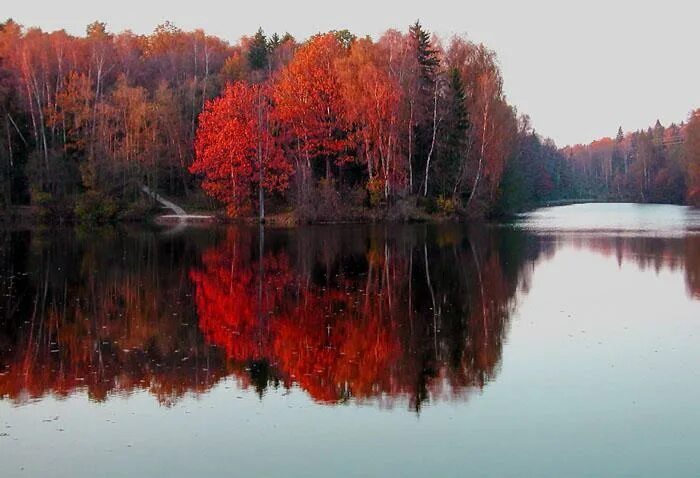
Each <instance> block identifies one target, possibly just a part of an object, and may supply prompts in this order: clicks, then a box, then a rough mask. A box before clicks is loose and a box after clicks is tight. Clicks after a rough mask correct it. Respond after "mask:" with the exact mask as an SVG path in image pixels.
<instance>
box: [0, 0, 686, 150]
mask: <svg viewBox="0 0 700 478" xmlns="http://www.w3.org/2000/svg"><path fill="white" fill-rule="evenodd" d="M8 4H9V5H8ZM698 5H699V2H697V0H665V1H661V0H655V1H654V2H649V1H647V0H638V1H632V0H607V1H605V0H587V1H585V0H581V1H578V2H568V1H565V0H559V1H556V0H528V1H520V0H512V1H488V0H481V1H478V2H477V1H472V0H462V1H459V0H457V1H455V0H422V1H416V0H403V1H399V2H389V1H383V0H354V1H347V0H346V1H343V2H337V3H334V2H331V1H329V0H326V1H322V0H287V1H277V0H263V1H246V2H236V1H228V2H219V1H214V0H195V1H192V0H191V1H188V2H181V1H173V0H171V1H165V0H118V1H114V0H112V1H107V2H102V1H96V0H52V1H49V0H25V1H8V2H6V5H4V6H3V7H2V9H1V10H0V15H1V16H4V17H12V18H13V19H14V20H15V21H17V22H19V23H22V24H24V25H25V26H40V27H42V28H43V29H45V30H55V29H60V28H65V29H66V30H67V31H69V32H70V33H74V34H82V33H83V32H84V31H85V26H86V25H87V24H88V23H90V22H91V21H93V20H96V19H99V20H101V21H104V22H106V23H107V24H108V28H109V29H110V30H111V31H114V32H119V31H122V30H124V29H131V30H132V31H134V32H136V33H148V32H150V31H152V30H153V28H154V27H155V26H156V25H158V24H160V23H163V22H164V21H165V20H170V21H171V22H173V23H174V24H175V25H177V26H179V27H181V28H183V29H187V30H189V29H194V28H203V29H204V30H206V31H207V33H210V34H214V35H217V36H220V37H223V38H225V39H227V40H229V41H232V42H233V41H236V40H237V39H238V38H240V36H241V35H244V34H250V33H252V32H254V31H255V30H256V29H257V28H258V26H262V27H263V29H264V30H265V31H266V32H269V33H272V32H275V31H277V32H280V33H282V32H284V31H289V32H290V33H292V34H293V35H294V36H295V37H297V38H298V39H302V38H305V37H307V36H309V35H310V34H312V33H316V32H319V31H327V30H330V29H342V28H348V29H350V30H352V31H353V32H354V33H356V34H357V35H359V36H363V35H366V34H369V35H372V36H375V37H376V36H378V35H379V34H380V33H381V32H382V31H384V30H385V29H387V28H399V29H402V30H405V29H406V27H407V25H408V24H410V23H412V22H414V21H415V20H416V19H418V18H420V20H421V22H422V23H423V24H424V25H425V26H426V27H427V28H428V29H429V30H431V31H434V32H436V33H438V34H439V35H441V36H443V37H449V36H451V35H453V34H455V33H457V34H466V35H467V36H468V37H469V38H470V39H471V40H474V41H479V42H483V43H486V44H487V45H488V46H489V47H490V48H492V49H494V50H495V51H496V52H497V53H498V56H499V59H500V64H501V68H502V70H503V76H504V79H505V90H506V93H507V95H508V98H509V100H510V102H511V103H512V104H514V105H515V106H517V108H518V110H519V111H520V112H523V113H527V114H529V115H530V117H531V118H532V122H533V125H534V126H535V128H536V129H537V131H538V132H539V133H541V134H542V135H544V136H548V137H551V138H553V139H554V140H555V141H556V142H557V144H559V145H560V146H564V145H566V144H572V143H584V142H589V141H591V140H593V139H596V138H598V137H601V136H613V135H614V134H615V133H616V131H617V127H618V126H622V128H623V129H624V130H625V131H629V130H634V129H638V128H643V127H646V126H649V125H651V124H652V123H654V122H655V121H656V119H657V118H658V119H660V120H661V122H662V123H664V124H669V123H671V122H680V121H682V120H685V119H686V118H687V116H688V113H689V112H690V110H691V109H693V108H698V107H700V25H699V24H698V18H700V6H698Z"/></svg>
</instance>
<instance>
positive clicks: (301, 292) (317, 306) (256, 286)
mask: <svg viewBox="0 0 700 478" xmlns="http://www.w3.org/2000/svg"><path fill="white" fill-rule="evenodd" d="M248 251H250V244H243V243H242V242H241V241H240V239H239V238H238V237H236V236H234V235H231V236H229V238H228V240H227V241H226V245H225V246H224V247H219V248H215V249H212V250H210V251H208V252H206V253H205V254H204V259H203V267H204V268H203V270H194V271H192V272H191V274H190V276H191V278H192V280H193V282H194V283H195V285H196V294H195V300H196V303H197V310H198V313H199V317H200V320H199V324H200V328H201V329H202V331H203V334H204V336H205V337H206V339H207V340H209V341H210V342H211V343H212V344H215V345H217V346H219V347H221V348H223V349H224V350H225V351H226V354H227V357H228V358H229V359H231V360H233V361H238V362H247V361H254V360H261V359H265V360H267V361H268V362H269V363H272V364H275V365H276V369H277V370H278V373H279V374H280V375H281V378H283V379H284V380H285V382H286V383H287V385H291V383H297V384H299V385H300V386H301V387H302V388H303V389H305V390H307V391H308V392H309V393H310V394H311V396H312V397H313V398H314V399H316V400H319V401H322V402H331V401H337V400H339V399H342V398H345V397H350V396H353V397H357V398H359V397H369V396H372V395H374V394H376V393H377V391H378V390H384V389H385V388H386V387H387V386H389V385H390V383H391V380H390V374H389V370H390V366H391V364H392V361H396V360H397V358H398V357H399V352H400V347H399V344H398V341H397V338H396V335H395V334H394V331H393V330H392V323H391V321H388V320H382V317H381V312H382V309H383V308H384V307H386V301H387V300H388V297H387V298H386V299H382V294H381V292H382V291H381V290H380V291H378V292H379V294H377V295H376V298H378V300H372V301H368V300H367V299H366V296H365V295H364V292H363V289H361V290H358V289H357V287H356V286H357V284H352V283H348V284H346V286H344V287H338V286H336V287H333V288H325V287H324V288H321V287H319V286H315V285H310V284H309V281H305V280H302V278H301V277H299V276H294V275H293V274H291V273H290V268H289V259H288V256H286V255H285V254H283V253H280V254H267V255H265V256H264V260H263V268H260V264H259V261H255V260H251V256H250V254H249V253H247V252H248ZM260 274H263V276H264V277H262V278H261V276H260ZM261 279H262V280H261ZM261 285H262V290H261ZM373 299H374V297H373Z"/></svg>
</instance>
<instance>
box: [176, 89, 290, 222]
mask: <svg viewBox="0 0 700 478" xmlns="http://www.w3.org/2000/svg"><path fill="white" fill-rule="evenodd" d="M271 111H272V106H271V103H270V98H269V92H268V87H267V86H265V85H257V84H256V85H248V84H246V83H243V82H238V83H234V84H232V85H229V86H227V87H226V90H225V91H224V94H223V95H222V96H221V97H219V98H216V99H214V100H212V101H209V102H207V104H206V106H205V108H204V111H203V112H202V114H201V115H200V118H199V128H198V130H197V137H196V139H195V156H196V159H195V161H194V163H193V164H192V165H191V166H190V171H191V172H193V173H199V174H203V175H204V180H203V181H202V187H203V188H204V190H205V191H206V192H207V194H209V195H210V196H212V197H214V198H216V199H218V200H220V201H221V202H223V203H224V204H225V205H226V208H227V212H228V214H229V215H231V216H239V215H243V214H249V213H250V212H251V211H252V210H253V206H254V205H255V203H256V199H255V196H256V193H257V205H258V206H259V208H260V219H261V220H263V219H264V216H265V209H264V191H265V190H267V191H283V190H285V189H286V188H287V184H288V181H289V174H290V173H291V166H290V164H289V162H288V161H287V160H286V159H285V156H284V154H283V153H282V149H281V147H280V145H279V142H278V141H277V138H276V137H275V136H274V135H273V134H272V131H273V128H272V125H271V119H270V118H271V117H272V114H271Z"/></svg>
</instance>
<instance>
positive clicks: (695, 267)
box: [0, 226, 700, 409]
mask: <svg viewBox="0 0 700 478" xmlns="http://www.w3.org/2000/svg"><path fill="white" fill-rule="evenodd" d="M264 236H265V237H264V254H262V257H263V260H262V261H261V260H260V253H259V250H260V239H261V237H260V236H259V234H258V230H257V229H240V228H238V229H237V228H232V229H229V230H203V231H194V232H190V233H187V234H185V235H182V236H175V237H164V236H158V235H157V234H156V233H153V232H138V233H133V232H117V231H113V230H110V231H101V232H98V233H94V232H93V233H89V234H81V233H77V232H74V231H68V230H66V231H61V232H60V233H53V234H47V233H41V232H27V231H20V232H6V233H3V234H1V235H0V289H1V293H0V397H3V398H7V399H11V400H13V401H16V402H23V401H26V400H28V399H31V398H38V397H42V396H45V395H47V394H53V395H56V396H66V395H69V394H71V393H73V392H74V391H87V393H88V394H89V396H90V397H91V398H92V399H95V400H104V399H105V398H106V397H108V396H109V395H110V394H115V393H116V394H128V393H132V392H135V391H141V390H147V391H149V392H151V393H153V394H154V395H155V396H156V397H157V398H158V399H159V400H160V401H161V402H162V403H164V404H169V403H172V401H173V400H176V399H177V398H179V397H181V396H183V395H184V394H186V393H194V394H197V393H204V392H206V391H208V390H209V389H210V388H211V387H212V386H213V385H214V384H216V383H217V382H218V381H219V380H221V379H222V378H223V377H227V376H232V377H234V378H235V379H236V380H237V381H238V382H239V383H240V384H241V385H242V386H244V387H254V388H255V389H256V390H257V391H258V392H259V393H261V394H262V393H263V392H264V391H265V390H266V389H267V388H268V387H276V386H279V387H290V386H299V387H300V388H301V389H303V390H304V391H306V392H307V393H308V394H309V395H310V396H311V397H312V398H313V399H315V400H317V401H320V402H324V403H335V402H339V401H344V400H348V399H355V400H360V401H371V402H373V403H374V402H376V403H380V404H383V405H391V404H392V403H394V402H395V401H396V400H401V401H408V402H409V403H410V405H411V407H413V408H415V409H418V408H420V406H421V404H422V403H424V401H425V400H441V399H447V400H449V399H460V398H464V397H466V396H467V395H468V393H469V391H470V390H473V389H475V388H477V389H478V388H480V387H483V386H484V384H485V383H487V382H488V381H489V380H491V379H493V378H494V377H495V375H496V373H497V371H498V366H499V363H500V357H501V351H502V347H503V341H504V338H505V334H506V333H507V329H508V321H509V316H510V314H511V312H512V310H513V308H514V300H515V295H516V294H515V293H516V290H518V287H519V286H520V287H521V288H522V289H523V290H525V291H526V290H527V288H528V287H529V277H530V273H531V271H532V269H533V267H534V264H535V262H536V260H538V258H542V257H547V256H550V257H551V255H552V254H553V251H554V249H555V247H556V244H558V243H561V242H562V241H559V240H550V238H546V237H537V236H532V235H526V234H524V233H521V232H516V231H509V230H498V229H485V228H484V229H478V230H472V231H466V230H465V229H463V228H459V227H430V226H393V227H383V226H382V227H358V226H352V227H349V226H348V227H318V228H308V229H307V228H302V229H298V230H289V231H287V230H266V231H265V234H264ZM566 241H568V239H567V240H566ZM580 244H581V245H582V246H583V247H586V248H593V249H595V250H597V251H602V252H605V253H606V254H609V255H616V256H617V257H618V258H619V260H622V261H626V260H628V259H631V260H634V261H636V262H637V263H639V264H641V265H642V266H643V267H655V268H659V267H673V268H683V267H684V268H685V271H686V274H687V277H688V284H689V288H690V289H691V290H692V291H693V292H694V294H696V295H697V294H698V293H699V292H700V288H699V285H700V278H699V277H698V274H699V273H700V262H699V256H700V247H699V246H700V243H699V242H698V238H695V237H688V238H684V239H677V240H676V239H673V240H668V239H644V238H623V239H620V238H612V237H610V238H585V239H581V240H580Z"/></svg>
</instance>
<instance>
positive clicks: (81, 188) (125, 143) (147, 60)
mask: <svg viewBox="0 0 700 478" xmlns="http://www.w3.org/2000/svg"><path fill="white" fill-rule="evenodd" d="M202 113H203V114H202ZM691 124H692V122H691ZM691 124H689V125H684V127H683V128H680V129H679V133H678V134H679V135H681V136H683V137H684V138H686V137H688V138H690V136H691V129H692V128H691ZM0 128H1V129H2V134H0V205H1V207H2V208H3V209H5V210H10V208H11V207H12V206H17V205H32V206H35V207H36V210H37V211H40V212H41V213H42V214H43V215H44V217H45V218H46V219H51V220H56V219H59V218H60V219H70V218H75V217H77V218H78V219H82V220H89V221H103V220H112V219H115V218H119V217H122V218H125V217H129V216H132V217H141V216H143V215H144V214H145V212H146V209H147V208H148V203H149V201H148V199H147V198H146V197H143V194H142V193H141V192H140V186H141V185H143V184H145V185H148V186H149V187H151V188H152V189H157V190H158V191H159V192H161V193H163V194H165V195H168V196H172V197H174V198H177V199H178V200H179V201H181V202H183V203H184V204H185V205H186V206H188V207H193V208H222V209H223V208H225V209H226V211H227V212H228V213H229V215H233V216H252V215H257V214H258V213H260V214H262V213H263V210H264V209H263V205H264V204H265V203H266V204H267V210H268V211H269V212H272V213H289V214H291V215H293V216H295V217H296V219H298V220H301V221H317V220H347V219H358V218H372V219H383V218H396V219H401V218H403V219H406V218H410V217H411V216H412V215H414V214H418V215H420V214H423V213H425V212H427V213H433V214H443V215H461V216H463V217H481V216H485V215H491V214H499V213H507V212H512V211H515V210H521V209H525V208H528V207H532V206H534V205H536V204H539V203H542V202H545V201H550V200H557V199H575V198H582V197H587V196H589V195H595V196H596V197H603V196H605V197H610V198H614V197H620V198H628V197H629V198H630V199H635V200H644V201H651V200H655V198H656V197H657V196H656V194H657V190H658V191H660V190H663V191H665V192H664V193H660V194H662V196H663V197H664V198H665V200H666V201H673V202H683V201H685V200H686V193H687V192H690V193H693V191H696V190H697V186H693V185H697V184H698V181H693V179H692V177H693V173H692V167H690V164H697V161H698V160H697V156H695V159H694V161H695V163H693V162H692V161H691V158H692V155H689V154H688V153H686V152H685V149H683V148H687V147H688V145H690V144H691V141H689V140H688V141H686V143H685V144H686V146H681V145H679V144H675V143H674V144H673V145H667V144H666V143H663V142H661V143H658V141H655V139H654V138H650V139H649V141H651V146H650V147H653V148H655V149H654V151H655V153H654V155H655V156H654V157H655V158H656V156H658V154H657V153H658V150H661V149H663V151H664V153H663V154H664V156H663V160H652V159H650V158H651V156H649V159H644V158H647V156H645V155H644V154H646V153H644V154H642V153H640V152H639V151H642V150H641V149H640V148H642V146H640V145H641V144H643V143H644V141H642V140H641V139H639V138H646V133H644V134H642V133H639V134H638V135H637V136H638V139H637V140H635V141H634V144H635V146H634V148H637V149H634V152H633V149H632V146H631V145H632V139H630V140H629V146H627V145H626V144H627V143H625V141H627V137H623V138H622V142H620V144H619V147H616V148H617V149H615V151H616V152H615V153H614V154H613V152H611V153H610V158H611V159H610V160H606V159H601V158H602V157H603V156H604V155H603V154H602V153H600V154H599V153H598V150H597V149H595V148H594V147H593V146H590V147H588V149H586V148H572V149H567V150H564V151H559V150H558V149H557V147H556V146H555V145H554V144H553V143H552V142H551V141H548V140H542V139H541V138H540V137H539V136H538V135H537V134H535V132H534V131H532V129H531V128H530V127H529V124H528V120H527V118H526V117H522V116H520V117H519V116H518V114H517V112H516V110H515V108H513V107H512V106H511V105H509V104H508V102H507V101H506V98H505V95H504V93H503V80H502V77H501V73H500V70H499V68H498V64H497V60H496V56H495V54H494V52H492V51H491V50H489V49H488V48H486V47H485V46H484V45H481V44H475V43H472V42H469V41H466V40H464V39H462V38H459V37H455V38H452V39H451V40H449V41H447V42H443V41H442V40H441V39H439V38H437V37H435V36H431V35H430V34H429V32H428V31H426V30H425V29H424V28H423V27H422V26H421V25H420V23H418V22H416V23H415V24H414V25H411V26H410V27H409V28H408V31H407V32H405V33H404V32H399V31H396V30H389V31H387V32H386V33H385V34H384V35H382V36H381V37H380V38H379V39H378V40H376V41H374V40H372V39H370V38H357V37H356V36H355V35H353V34H352V33H350V32H348V31H345V30H344V31H334V32H329V33H326V34H319V35H315V36H313V37H311V38H310V39H308V40H306V41H304V42H298V41H297V40H296V39H295V38H293V37H292V36H291V35H289V34H284V35H281V36H280V35H277V34H275V35H271V36H266V35H265V34H264V33H263V31H262V30H259V31H258V32H257V33H256V34H255V35H253V36H251V37H244V38H242V39H241V40H240V42H238V43H237V44H233V45H232V44H229V43H227V42H226V41H223V40H221V39H219V38H216V37H212V36H208V35H206V34H205V33H204V32H203V31H201V30H196V31H193V32H185V31H182V30H180V29H178V28H176V27H174V26H173V25H171V24H169V23H166V24H164V25H161V26H159V27H157V28H156V29H155V31H154V32H153V33H152V34H150V35H137V34H134V33H132V32H129V31H126V32H123V33H119V34H113V33H110V32H109V31H108V30H107V27H106V25H105V24H103V23H99V22H95V23H93V24H91V25H89V26H88V27H87V31H86V35H85V36H80V37H79V36H73V35H69V34H68V33H66V32H65V31H63V30H60V31H55V32H51V33H48V32H43V31H41V30H40V29H37V28H29V29H25V28H23V27H22V26H20V25H18V24H17V23H15V22H13V21H12V20H8V21H6V22H5V23H2V24H0ZM684 131H685V133H683V132H684ZM652 133H654V132H652ZM650 134H651V133H650ZM654 134H655V133H654ZM696 136H697V134H696ZM613 143H614V142H613ZM696 143H697V141H696ZM615 144H617V143H615ZM613 146H614V144H613ZM625 148H626V149H625ZM668 148H676V149H678V150H679V151H681V150H682V151H683V152H679V153H678V154H677V155H674V154H675V153H674V154H672V152H671V151H670V149H668ZM594 149H595V151H596V152H595V154H592V153H591V154H589V156H590V157H591V158H590V159H587V157H585V155H586V154H588V153H585V152H584V151H593V150H594ZM667 150H668V153H667V152H666V151H667ZM696 150H697V149H696ZM649 154H651V153H649ZM614 155H617V156H614ZM613 156H614V158H617V157H618V156H621V157H623V156H624V159H623V160H622V161H619V160H618V159H612V158H613ZM676 156H677V157H676ZM606 161H607V163H605V162H606ZM640 161H644V164H645V165H646V166H644V168H643V175H642V177H643V178H644V179H643V182H642V186H641V187H640V186H639V185H638V184H637V183H635V180H634V178H637V177H638V176H639V173H638V170H639V167H638V164H640ZM603 163H605V164H603ZM657 163H658V164H657ZM660 163H663V164H665V165H669V164H671V163H672V164H674V165H675V166H674V167H675V169H673V168H670V166H668V167H667V168H666V169H669V172H668V174H666V173H662V172H660V171H661V170H662V169H664V168H663V167H661V166H659V164H660ZM620 165H621V166H620ZM620 168H623V169H620ZM696 168H697V167H696ZM621 171H622V172H624V174H625V176H626V177H629V179H628V180H625V181H622V180H620V179H619V176H620V174H621V173H620V172H621ZM664 171H665V169H664ZM664 174H666V176H663V175H664ZM659 176H663V177H662V178H661V179H660V180H659ZM695 176H696V177H697V174H695ZM657 183H658V184H657ZM202 191H204V192H205V193H207V196H208V197H210V198H213V199H206V198H205V196H204V195H203V194H202V193H201V192H202ZM266 199H267V201H265V200H266Z"/></svg>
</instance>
